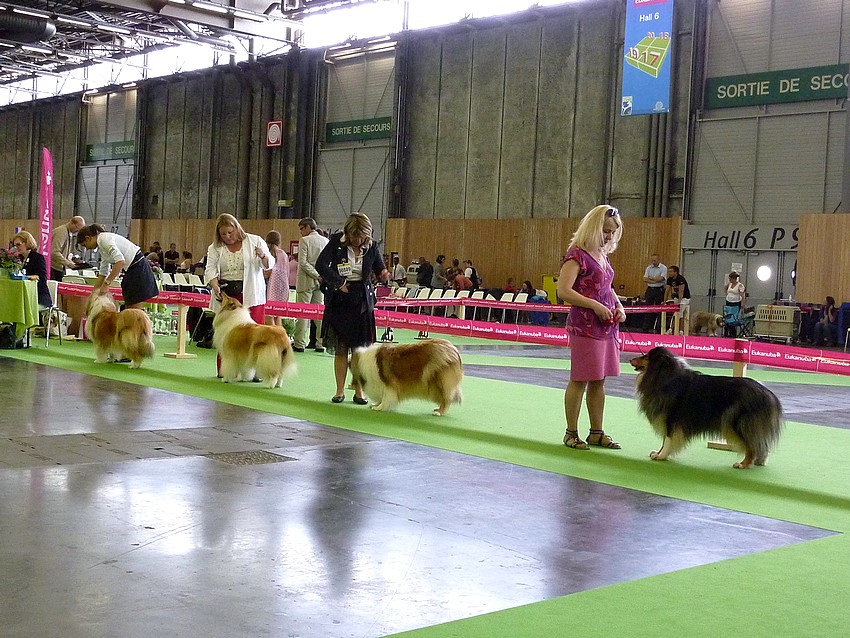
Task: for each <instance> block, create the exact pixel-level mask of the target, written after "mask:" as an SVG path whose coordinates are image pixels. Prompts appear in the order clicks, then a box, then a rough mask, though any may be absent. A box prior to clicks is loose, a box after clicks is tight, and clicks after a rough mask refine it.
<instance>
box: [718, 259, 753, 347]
mask: <svg viewBox="0 0 850 638" xmlns="http://www.w3.org/2000/svg"><path fill="white" fill-rule="evenodd" d="M724 291H725V292H726V299H725V300H724V302H723V304H724V306H729V307H731V308H734V309H736V312H737V313H738V315H740V314H741V307H742V306H743V302H744V295H746V293H747V289H746V288H745V287H744V284H742V283H741V282H740V281H739V275H738V273H736V272H735V271H734V270H733V271H732V272H730V273H729V276H728V281H727V282H726V286H725V287H724ZM724 312H725V310H724ZM723 336H724V337H731V338H733V339H734V338H735V337H737V336H738V329H737V328H736V327H735V326H730V325H729V324H727V323H726V322H725V321H724V322H723Z"/></svg>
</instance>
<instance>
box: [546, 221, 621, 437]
mask: <svg viewBox="0 0 850 638" xmlns="http://www.w3.org/2000/svg"><path fill="white" fill-rule="evenodd" d="M622 235H623V222H622V220H621V219H620V213H619V211H618V210H617V209H616V208H613V207H612V206H606V205H602V206H597V207H595V208H594V209H592V210H591V211H590V212H588V213H587V214H586V215H585V216H584V219H582V220H581V223H580V224H579V226H578V229H577V230H576V232H575V235H573V238H572V241H571V242H570V247H569V249H568V250H567V254H566V255H565V256H564V264H563V266H561V273H560V275H559V277H558V297H560V298H561V299H563V300H564V301H565V302H567V303H568V304H570V306H571V307H570V314H569V318H568V320H567V332H568V333H569V334H570V351H571V353H570V381H569V383H568V384H567V389H566V392H565V393H564V412H565V414H566V419H567V431H566V433H565V434H564V445H566V446H567V447H569V448H573V449H575V450H586V449H588V446H589V445H597V446H599V447H604V448H610V449H615V450H619V449H620V444H619V443H617V442H616V441H615V440H614V439H612V438H611V437H610V436H608V435H607V434H605V430H604V428H603V426H602V418H603V414H604V412H605V377H616V376H619V375H620V342H619V337H620V330H619V325H618V324H620V323H622V322H623V321H625V319H626V314H625V312H624V311H623V305H622V304H621V303H620V300H619V299H618V298H617V294H616V293H615V292H614V289H613V288H612V287H611V283H612V282H613V280H614V269H613V268H612V267H611V262H609V261H608V255H609V254H611V253H612V252H614V250H616V248H617V243H618V242H619V241H620V238H621V237H622ZM585 391H586V392H587V412H588V415H589V416H590V433H589V435H588V437H587V440H583V439H582V438H581V437H580V436H579V433H578V419H579V414H580V412H581V401H582V398H583V397H584V394H585Z"/></svg>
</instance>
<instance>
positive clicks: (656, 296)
mask: <svg viewBox="0 0 850 638" xmlns="http://www.w3.org/2000/svg"><path fill="white" fill-rule="evenodd" d="M649 261H650V263H649V266H647V267H646V270H644V272H643V283H645V284H646V292H645V293H644V297H645V298H646V305H647V306H660V305H661V304H663V303H664V287H665V286H666V285H667V266H665V265H664V264H662V263H661V257H659V256H658V255H657V254H656V253H653V254H652V255H650V257H649ZM658 317H659V314H657V313H652V312H648V313H645V314H644V319H643V328H644V330H646V331H647V332H652V331H653V330H654V328H655V322H656V321H657V320H658Z"/></svg>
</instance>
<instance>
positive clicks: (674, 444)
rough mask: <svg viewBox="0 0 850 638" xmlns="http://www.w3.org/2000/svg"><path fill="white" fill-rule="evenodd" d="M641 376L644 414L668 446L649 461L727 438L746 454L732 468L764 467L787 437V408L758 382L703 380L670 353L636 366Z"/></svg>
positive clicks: (649, 356)
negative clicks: (703, 440) (702, 441)
mask: <svg viewBox="0 0 850 638" xmlns="http://www.w3.org/2000/svg"><path fill="white" fill-rule="evenodd" d="M631 364H632V366H633V367H634V368H635V370H637V371H638V372H639V373H640V374H639V375H638V379H637V396H638V406H639V407H640V411H641V412H643V414H644V415H645V416H646V418H647V419H649V422H650V423H651V424H652V427H653V429H654V430H655V431H656V432H657V433H658V434H659V435H660V436H662V437H664V442H663V443H662V446H661V449H660V450H658V451H653V452H651V453H650V455H649V456H650V458H652V459H653V460H656V461H663V460H665V459H666V458H668V457H669V456H672V455H674V454H677V453H678V452H680V451H681V450H682V449H684V448H685V446H687V445H688V443H690V441H691V440H692V439H694V438H697V437H706V436H722V437H723V438H725V439H726V441H727V442H728V443H729V445H730V446H732V447H733V448H735V449H736V450H738V451H740V452H742V453H743V454H744V458H743V459H742V460H741V461H739V462H737V463H735V464H734V466H733V467H736V468H748V467H751V466H752V465H753V464H755V465H764V464H765V463H766V462H767V455H768V453H769V452H770V451H771V449H772V448H773V447H774V445H775V444H776V442H777V440H778V439H779V435H780V434H781V432H782V425H783V417H782V406H781V405H780V403H779V399H777V398H776V395H775V394H773V392H771V391H770V390H768V389H767V388H765V387H764V386H762V385H761V384H760V383H758V382H757V381H754V380H753V379H747V378H745V377H720V376H711V375H706V374H700V373H699V372H696V371H694V370H691V368H690V367H689V366H688V364H687V363H685V361H684V360H683V359H680V358H679V357H676V356H675V355H673V353H672V352H670V351H669V350H667V349H666V348H653V349H652V350H650V351H649V352H648V353H646V354H645V355H644V356H642V357H637V358H636V359H632V360H631Z"/></svg>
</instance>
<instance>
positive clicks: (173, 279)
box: [159, 272, 207, 288]
mask: <svg viewBox="0 0 850 638" xmlns="http://www.w3.org/2000/svg"><path fill="white" fill-rule="evenodd" d="M159 278H160V281H161V282H162V285H163V286H188V287H191V288H206V287H207V286H206V284H205V283H204V281H203V279H201V278H200V277H198V275H195V274H192V273H182V272H177V273H174V274H173V275H172V274H170V273H167V272H164V273H161V274H160V276H159Z"/></svg>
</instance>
